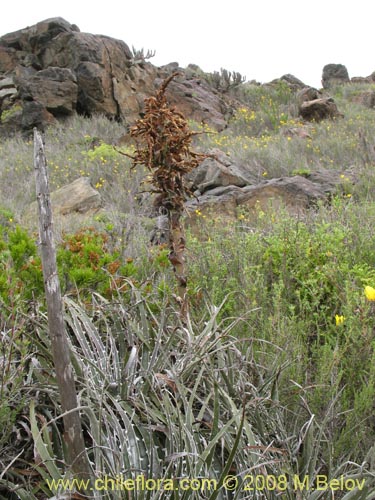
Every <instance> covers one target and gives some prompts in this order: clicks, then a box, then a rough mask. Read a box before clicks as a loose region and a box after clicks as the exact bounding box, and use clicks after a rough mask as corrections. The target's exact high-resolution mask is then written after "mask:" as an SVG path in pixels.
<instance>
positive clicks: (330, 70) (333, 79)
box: [322, 64, 350, 89]
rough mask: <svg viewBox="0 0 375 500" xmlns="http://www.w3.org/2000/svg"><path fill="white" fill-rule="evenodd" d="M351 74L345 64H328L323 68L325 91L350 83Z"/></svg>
mask: <svg viewBox="0 0 375 500" xmlns="http://www.w3.org/2000/svg"><path fill="white" fill-rule="evenodd" d="M349 82H350V79H349V73H348V70H347V69H346V66H344V65H343V64H326V65H325V66H324V68H323V74H322V86H323V88H325V89H328V88H330V87H334V86H335V85H342V84H343V83H349Z"/></svg>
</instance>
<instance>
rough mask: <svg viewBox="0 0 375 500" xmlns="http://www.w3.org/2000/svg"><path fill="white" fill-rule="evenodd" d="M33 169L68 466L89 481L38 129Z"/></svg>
mask: <svg viewBox="0 0 375 500" xmlns="http://www.w3.org/2000/svg"><path fill="white" fill-rule="evenodd" d="M34 168H35V181H36V198H37V203H38V213H39V236H40V248H41V258H42V268H43V278H44V289H45V294H46V301H47V314H48V329H49V334H50V338H51V344H52V354H53V362H54V365H55V370H56V379H57V385H58V389H59V392H60V398H61V408H62V411H63V423H64V441H65V444H66V450H67V454H68V456H67V457H66V459H67V463H68V466H69V467H70V469H71V471H72V472H73V473H74V475H75V476H77V477H79V478H85V479H89V478H90V475H91V472H90V465H89V461H88V457H87V454H86V449H85V443H84V439H83V433H82V425H81V418H80V414H79V411H78V400H77V394H76V388H75V381H74V374H73V367H72V363H71V360H70V352H69V344H68V340H67V337H66V332H65V324H64V316H63V302H62V297H61V289H60V282H59V277H58V274H57V264H56V249H55V242H54V236H53V231H52V209H51V200H50V193H49V187H48V172H47V162H46V157H45V153H44V145H43V140H42V137H41V134H40V133H39V132H38V130H37V129H36V128H35V129H34Z"/></svg>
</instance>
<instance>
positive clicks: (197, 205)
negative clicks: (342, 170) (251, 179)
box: [187, 176, 327, 223]
mask: <svg viewBox="0 0 375 500" xmlns="http://www.w3.org/2000/svg"><path fill="white" fill-rule="evenodd" d="M324 199H327V193H326V191H325V190H324V188H323V187H322V186H321V185H319V184H317V183H314V182H312V181H310V180H308V179H306V178H305V177H301V176H294V177H282V178H278V179H271V180H269V181H264V182H262V183H260V184H256V185H250V186H245V187H242V188H241V187H238V186H226V187H223V186H221V187H217V188H214V189H211V190H209V191H207V192H206V193H205V194H204V195H203V196H201V197H199V198H198V199H194V200H191V201H189V202H188V203H187V210H188V213H189V218H188V222H190V223H194V222H195V221H196V220H197V219H199V218H201V217H203V216H204V217H205V218H210V219H212V218H220V217H224V218H226V217H229V218H231V219H235V218H237V216H238V212H237V210H238V208H239V207H242V208H245V209H246V210H247V211H249V213H251V212H254V214H255V212H256V211H258V210H262V211H264V212H266V211H267V210H269V209H270V208H272V209H274V210H279V209H280V208H285V209H287V210H288V211H289V213H291V214H302V213H303V212H304V211H305V210H306V209H308V208H309V207H311V206H313V205H315V204H316V203H317V202H318V201H319V200H324Z"/></svg>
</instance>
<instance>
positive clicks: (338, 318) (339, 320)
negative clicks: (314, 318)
mask: <svg viewBox="0 0 375 500" xmlns="http://www.w3.org/2000/svg"><path fill="white" fill-rule="evenodd" d="M335 320H336V326H339V325H342V324H343V323H344V321H345V316H340V315H338V314H336V316H335Z"/></svg>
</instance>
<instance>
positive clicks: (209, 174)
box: [187, 149, 256, 194]
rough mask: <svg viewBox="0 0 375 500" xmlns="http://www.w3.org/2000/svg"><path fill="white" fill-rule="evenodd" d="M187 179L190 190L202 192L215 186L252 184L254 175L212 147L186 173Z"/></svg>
mask: <svg viewBox="0 0 375 500" xmlns="http://www.w3.org/2000/svg"><path fill="white" fill-rule="evenodd" d="M187 180H188V186H189V187H190V189H191V190H192V191H197V192H199V194H203V193H205V192H206V191H208V190H210V189H214V188H217V187H226V186H239V187H244V186H247V185H248V184H253V183H254V182H256V176H255V175H253V174H251V172H250V171H249V170H248V169H246V168H245V167H243V166H241V165H236V164H234V163H233V162H232V160H231V159H230V158H229V156H228V155H226V154H225V153H223V152H222V151H220V150H218V149H214V150H212V151H210V156H209V157H208V158H206V159H205V160H204V161H203V162H202V163H201V164H200V165H199V166H198V167H197V168H195V169H194V170H193V171H192V172H191V173H190V174H188V176H187ZM197 194H198V193H197Z"/></svg>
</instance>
